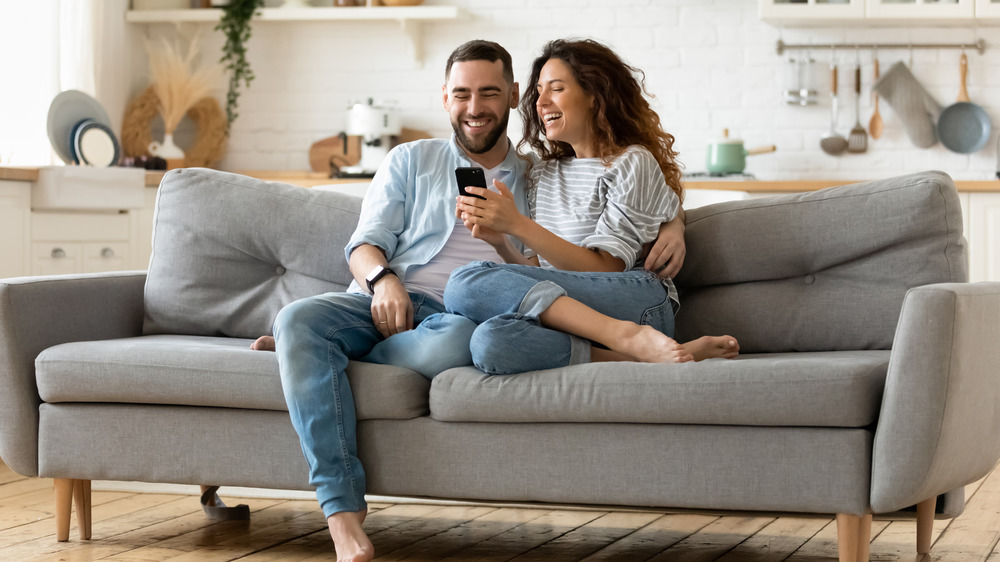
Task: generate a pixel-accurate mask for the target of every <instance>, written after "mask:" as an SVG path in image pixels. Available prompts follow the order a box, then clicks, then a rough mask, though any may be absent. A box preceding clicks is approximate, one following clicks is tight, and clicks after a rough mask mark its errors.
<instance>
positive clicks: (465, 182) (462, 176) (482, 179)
mask: <svg viewBox="0 0 1000 562" xmlns="http://www.w3.org/2000/svg"><path fill="white" fill-rule="evenodd" d="M455 179H456V180H458V192H459V193H460V194H462V195H465V196H467V197H476V198H478V199H486V198H485V197H483V196H482V195H473V194H471V193H469V192H467V191H465V188H466V187H482V188H484V189H485V188H486V174H485V173H483V169H482V168H475V167H471V168H461V167H460V168H455Z"/></svg>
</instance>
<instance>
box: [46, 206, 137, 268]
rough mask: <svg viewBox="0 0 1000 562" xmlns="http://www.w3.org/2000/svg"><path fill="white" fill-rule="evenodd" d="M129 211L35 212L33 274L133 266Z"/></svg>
mask: <svg viewBox="0 0 1000 562" xmlns="http://www.w3.org/2000/svg"><path fill="white" fill-rule="evenodd" d="M130 236H131V222H130V219H129V213H71V212H44V211H36V212H34V213H32V214H31V256H32V259H31V274H32V275H56V274H62V273H97V272H100V271H119V270H123V269H131V268H132V263H131V260H130V252H129V238H130Z"/></svg>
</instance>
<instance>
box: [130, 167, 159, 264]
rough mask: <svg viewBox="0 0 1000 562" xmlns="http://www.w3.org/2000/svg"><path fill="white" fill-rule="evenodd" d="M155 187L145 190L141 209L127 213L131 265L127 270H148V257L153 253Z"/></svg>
mask: <svg viewBox="0 0 1000 562" xmlns="http://www.w3.org/2000/svg"><path fill="white" fill-rule="evenodd" d="M156 192H157V189H156V188H155V187H147V188H146V194H145V198H146V202H145V205H143V207H142V208H141V209H133V210H131V211H129V218H130V221H131V236H130V237H129V242H130V243H129V246H130V249H131V252H132V255H131V262H132V265H131V266H130V267H129V269H149V257H150V255H151V254H152V253H153V211H154V210H155V209H156Z"/></svg>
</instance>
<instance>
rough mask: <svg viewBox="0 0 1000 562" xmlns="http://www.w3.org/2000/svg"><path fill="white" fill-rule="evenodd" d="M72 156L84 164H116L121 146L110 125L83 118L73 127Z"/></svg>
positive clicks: (102, 166) (100, 165)
mask: <svg viewBox="0 0 1000 562" xmlns="http://www.w3.org/2000/svg"><path fill="white" fill-rule="evenodd" d="M72 152H73V157H74V158H75V159H76V160H77V162H78V163H80V164H83V165H84V166H96V167H99V168H106V167H108V166H114V165H116V164H118V158H119V157H121V146H120V145H119V144H118V139H116V138H115V134H114V132H112V131H111V127H108V126H107V125H105V124H103V123H98V122H97V121H94V120H93V119H84V120H83V121H81V122H79V123H77V125H76V126H75V127H73V145H72Z"/></svg>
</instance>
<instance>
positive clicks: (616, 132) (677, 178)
mask: <svg viewBox="0 0 1000 562" xmlns="http://www.w3.org/2000/svg"><path fill="white" fill-rule="evenodd" d="M549 59H559V60H561V61H563V62H565V63H566V64H567V66H569V68H570V70H571V71H572V72H573V77H574V78H575V79H576V81H577V82H578V83H579V84H580V86H581V87H582V88H583V91H584V92H586V93H587V94H590V95H592V96H594V113H593V119H592V120H591V122H590V124H589V126H590V129H591V132H592V133H593V138H594V148H595V149H596V150H597V152H598V154H601V155H603V157H602V160H603V161H604V162H605V164H607V163H610V161H611V160H613V159H614V158H616V157H618V156H619V155H621V154H622V153H623V152H625V149H627V148H628V147H629V146H631V145H640V146H642V147H644V148H646V149H647V150H649V152H651V153H652V154H653V157H654V158H656V161H657V163H659V165H660V170H662V171H663V177H664V178H665V179H666V181H667V185H668V186H670V189H672V190H673V191H674V192H675V193H676V194H677V196H678V197H680V198H682V200H683V188H682V187H681V170H680V166H679V165H678V163H677V161H676V157H677V151H675V150H674V149H673V146H674V136H673V135H671V134H670V133H667V132H666V131H664V130H663V127H662V125H661V124H660V116H659V115H657V114H656V112H655V111H653V108H652V107H650V105H649V101H648V100H647V99H646V96H649V97H652V95H651V94H649V92H647V91H646V88H645V74H644V73H643V72H642V71H641V70H639V69H637V68H635V67H632V66H630V65H628V64H626V63H625V61H623V60H622V59H621V57H619V56H618V55H617V54H615V52H614V51H612V50H611V49H610V48H608V47H607V46H605V45H602V44H601V43H598V42H597V41H593V40H590V39H581V40H568V39H556V40H554V41H550V42H549V43H548V44H546V45H545V47H544V48H543V49H542V54H541V55H540V56H538V58H536V59H535V61H534V63H532V66H531V78H530V81H529V83H528V86H527V88H525V90H524V94H523V95H522V96H521V102H520V106H519V111H520V113H521V120H522V121H523V122H524V135H523V137H522V139H521V141H520V142H519V143H518V148H519V149H523V147H524V145H525V144H527V145H528V146H530V147H531V148H532V149H533V150H534V151H535V153H536V154H538V156H539V157H541V158H542V159H543V160H549V159H553V158H567V157H572V156H576V154H575V153H574V151H573V147H572V146H570V145H569V144H568V143H564V142H559V141H548V140H547V139H546V138H545V125H544V123H543V122H542V120H541V117H540V116H539V115H538V108H537V107H536V105H535V104H536V102H537V101H538V77H539V75H540V74H541V72H542V67H543V66H545V63H546V62H548V60H549Z"/></svg>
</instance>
